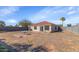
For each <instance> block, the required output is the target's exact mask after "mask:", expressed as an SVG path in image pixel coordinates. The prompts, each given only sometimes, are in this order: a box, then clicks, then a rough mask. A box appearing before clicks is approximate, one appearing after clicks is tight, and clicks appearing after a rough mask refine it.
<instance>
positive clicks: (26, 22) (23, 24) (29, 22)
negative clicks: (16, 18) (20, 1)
mask: <svg viewBox="0 0 79 59" xmlns="http://www.w3.org/2000/svg"><path fill="white" fill-rule="evenodd" d="M31 24H32V23H31V21H29V20H26V19H24V20H22V21H20V22H19V25H20V26H22V27H28V26H29V25H31Z"/></svg>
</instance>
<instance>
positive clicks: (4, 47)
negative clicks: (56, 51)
mask: <svg viewBox="0 0 79 59" xmlns="http://www.w3.org/2000/svg"><path fill="white" fill-rule="evenodd" d="M3 40H4V39H0V52H47V49H45V48H44V47H43V46H38V47H35V48H33V47H32V46H33V45H32V44H17V43H16V44H12V45H8V44H7V43H5V41H3Z"/></svg>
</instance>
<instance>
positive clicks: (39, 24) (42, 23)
mask: <svg viewBox="0 0 79 59" xmlns="http://www.w3.org/2000/svg"><path fill="white" fill-rule="evenodd" d="M41 25H55V24H53V23H51V22H48V21H42V22H39V23H36V24H32V26H41Z"/></svg>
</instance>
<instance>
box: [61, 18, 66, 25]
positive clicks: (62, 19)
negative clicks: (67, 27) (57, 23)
mask: <svg viewBox="0 0 79 59" xmlns="http://www.w3.org/2000/svg"><path fill="white" fill-rule="evenodd" d="M60 20H61V21H62V26H63V22H64V21H65V20H66V19H65V17H61V18H60Z"/></svg>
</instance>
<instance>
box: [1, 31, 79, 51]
mask: <svg viewBox="0 0 79 59" xmlns="http://www.w3.org/2000/svg"><path fill="white" fill-rule="evenodd" d="M0 40H1V41H2V42H4V43H6V44H4V45H8V46H10V47H11V49H12V48H15V49H17V51H30V50H32V49H36V48H40V47H42V49H43V48H44V49H45V51H60V52H61V51H79V35H75V34H73V33H71V32H68V31H64V32H54V33H45V32H30V33H28V32H27V33H24V32H20V31H17V32H3V33H0ZM22 46H23V47H22ZM26 46H28V48H29V47H30V48H29V50H27V47H26ZM20 49H21V50H20ZM23 49H24V50H23ZM12 51H13V50H12ZM33 51H34V50H33Z"/></svg>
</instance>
